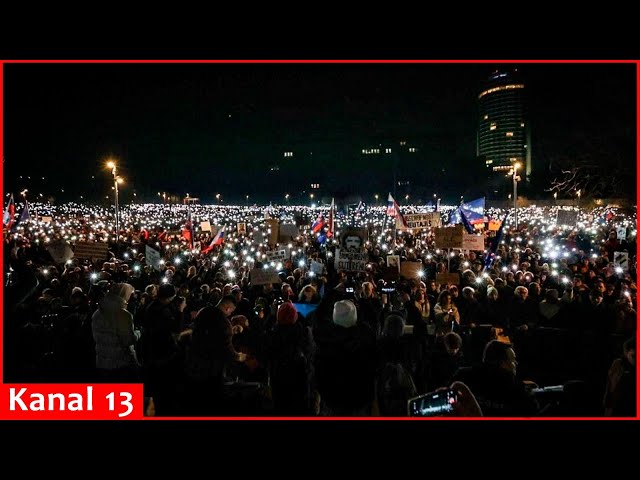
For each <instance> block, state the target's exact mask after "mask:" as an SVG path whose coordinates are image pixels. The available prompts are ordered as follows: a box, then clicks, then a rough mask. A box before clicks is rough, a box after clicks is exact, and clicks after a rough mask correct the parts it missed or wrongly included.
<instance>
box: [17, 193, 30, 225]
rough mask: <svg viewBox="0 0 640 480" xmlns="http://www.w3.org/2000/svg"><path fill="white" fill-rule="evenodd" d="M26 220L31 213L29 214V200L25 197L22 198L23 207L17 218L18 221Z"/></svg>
mask: <svg viewBox="0 0 640 480" xmlns="http://www.w3.org/2000/svg"><path fill="white" fill-rule="evenodd" d="M27 220H31V215H30V214H29V202H28V201H27V199H26V198H25V199H24V208H23V209H22V213H21V214H20V218H19V219H18V223H23V222H26V221H27Z"/></svg>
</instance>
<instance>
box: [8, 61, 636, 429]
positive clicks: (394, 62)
mask: <svg viewBox="0 0 640 480" xmlns="http://www.w3.org/2000/svg"><path fill="white" fill-rule="evenodd" d="M10 63H15V64H24V63H27V64H30V63H65V64H76V63H121V64H124V63H134V64H139V63H178V64H180V63H226V64H245V63H256V64H261V63H262V64H267V63H271V64H295V63H297V64H307V63H319V64H381V63H387V64H399V63H403V64H408V63H440V64H461V63H474V64H485V63H487V64H488V63H492V64H511V63H518V64H525V63H530V64H536V63H545V64H567V63H573V64H591V63H597V64H607V63H614V64H635V65H636V165H638V164H639V159H640V81H639V79H640V60H628V59H621V60H397V59H396V60H291V59H289V60H1V59H0V156H1V157H2V162H3V167H4V148H3V147H4V137H3V133H4V102H3V100H4V82H3V80H4V65H5V64H10ZM3 180H4V168H1V169H0V183H1V184H2V198H3V202H4V182H3ZM639 191H640V177H639V176H638V175H637V173H636V206H637V200H638V199H639V198H640V196H638V192H639ZM3 209H4V203H3ZM636 229H637V225H636ZM0 255H4V242H2V244H0ZM636 255H637V252H636ZM2 258H4V256H2ZM0 278H1V279H2V281H3V283H2V285H3V287H2V289H0V308H2V309H3V310H2V313H0V327H3V321H4V274H3V272H0ZM3 336H4V328H0V346H2V345H4V338H3ZM638 337H640V335H639V334H638V332H637V331H636V341H637V340H638ZM0 349H1V347H0ZM3 358H4V355H0V376H2V382H1V383H2V385H3V386H4V369H3ZM636 379H638V373H637V369H636ZM636 385H637V380H636ZM636 388H637V387H636ZM639 392H640V390H639V389H637V390H636V406H637V408H636V417H624V418H611V417H531V418H529V417H513V418H512V417H479V418H464V417H457V418H453V417H451V418H449V417H447V418H428V419H427V418H424V419H421V418H415V417H412V418H408V417H144V419H145V420H151V421H153V420H157V421H163V420H184V421H192V420H223V421H230V420H240V421H242V420H244V421H254V420H267V421H268V420H315V421H321V420H358V421H398V420H402V421H452V420H453V421H460V420H464V421H468V420H486V421H500V420H534V421H555V420H590V421H627V420H639V419H640V395H638V393H639ZM0 410H1V409H0ZM49 418H52V417H49Z"/></svg>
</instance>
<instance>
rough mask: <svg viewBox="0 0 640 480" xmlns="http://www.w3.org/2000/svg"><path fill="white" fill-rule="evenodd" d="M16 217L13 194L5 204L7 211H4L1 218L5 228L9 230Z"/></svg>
mask: <svg viewBox="0 0 640 480" xmlns="http://www.w3.org/2000/svg"><path fill="white" fill-rule="evenodd" d="M15 215H16V204H15V203H14V201H13V193H12V194H11V197H10V198H9V203H8V204H7V209H6V210H5V211H4V215H3V217H2V223H3V225H4V226H5V227H7V228H8V229H9V230H11V226H12V225H13V222H14V217H15Z"/></svg>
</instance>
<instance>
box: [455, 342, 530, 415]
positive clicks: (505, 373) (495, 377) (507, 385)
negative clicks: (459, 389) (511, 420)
mask: <svg viewBox="0 0 640 480" xmlns="http://www.w3.org/2000/svg"><path fill="white" fill-rule="evenodd" d="M517 364H518V363H517V362H516V354H515V352H514V351H513V348H512V346H511V345H510V344H508V343H502V342H499V341H498V340H491V341H490V342H489V343H487V346H486V347H485V349H484V353H483V357H482V364H481V365H476V366H473V367H469V368H461V369H460V370H458V372H457V373H456V374H455V375H454V378H453V380H452V381H454V382H455V381H459V382H463V383H464V384H466V385H467V386H468V387H469V388H470V389H471V391H472V392H473V394H474V395H475V397H476V399H477V400H478V403H479V404H480V406H481V408H482V412H483V413H484V415H485V416H487V417H513V416H516V417H519V416H522V417H529V416H533V415H535V414H536V413H537V412H538V405H537V402H536V401H535V399H534V398H533V397H532V396H531V395H530V394H529V393H528V392H527V391H526V389H525V387H524V384H523V383H522V382H520V381H518V380H517V378H516V366H517Z"/></svg>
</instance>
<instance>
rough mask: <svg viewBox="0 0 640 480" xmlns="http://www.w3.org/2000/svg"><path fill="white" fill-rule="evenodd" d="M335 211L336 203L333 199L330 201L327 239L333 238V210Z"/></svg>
mask: <svg viewBox="0 0 640 480" xmlns="http://www.w3.org/2000/svg"><path fill="white" fill-rule="evenodd" d="M335 209H336V203H335V201H334V199H333V198H332V199H331V210H330V211H329V230H327V238H331V237H333V234H334V232H335V214H334V210H335Z"/></svg>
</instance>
